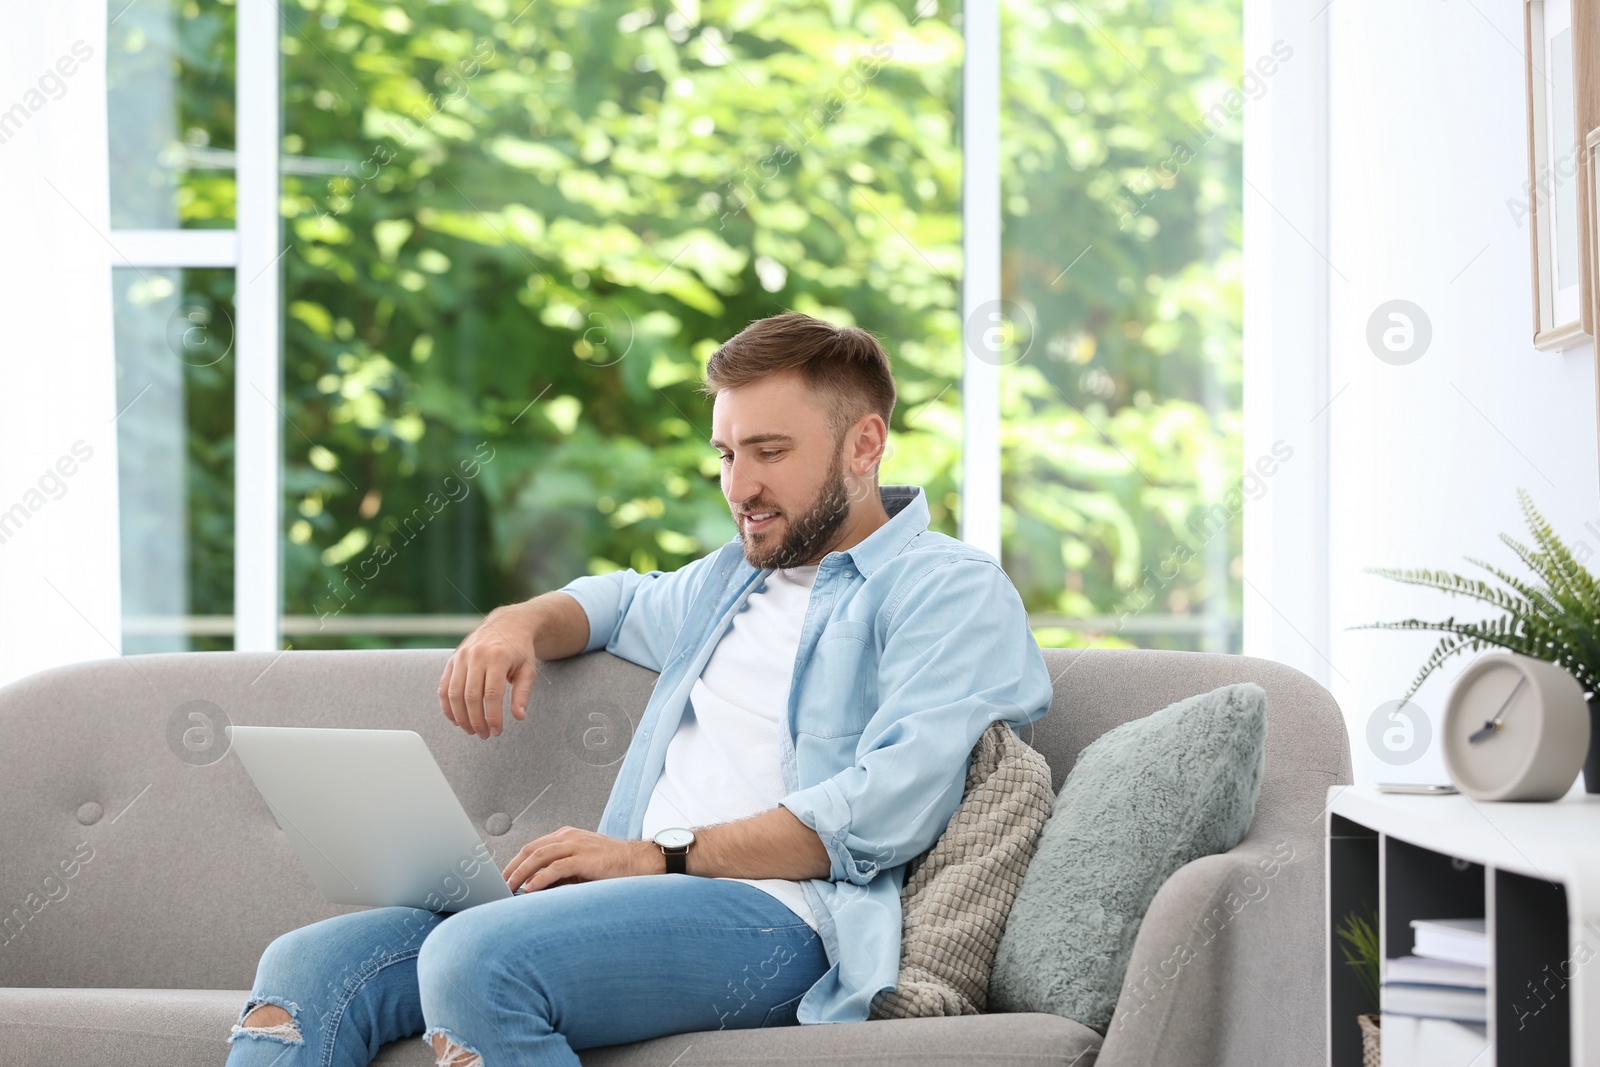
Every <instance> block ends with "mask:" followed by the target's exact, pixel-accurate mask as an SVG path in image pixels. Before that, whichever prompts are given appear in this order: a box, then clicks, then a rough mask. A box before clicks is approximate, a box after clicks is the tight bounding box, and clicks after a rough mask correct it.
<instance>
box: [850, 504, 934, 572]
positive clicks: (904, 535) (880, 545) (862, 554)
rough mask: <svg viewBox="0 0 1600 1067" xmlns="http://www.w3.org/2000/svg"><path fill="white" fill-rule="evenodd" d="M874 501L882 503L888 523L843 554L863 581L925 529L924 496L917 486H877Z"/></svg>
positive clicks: (926, 525)
mask: <svg viewBox="0 0 1600 1067" xmlns="http://www.w3.org/2000/svg"><path fill="white" fill-rule="evenodd" d="M878 499H879V500H881V501H883V510H884V511H887V512H888V513H889V521H888V522H886V523H884V524H883V525H882V526H880V527H878V528H877V529H876V530H873V531H872V532H871V533H870V534H868V535H867V536H866V537H865V538H863V539H862V540H861V542H860V543H859V544H856V545H852V546H851V547H850V548H847V549H844V551H843V554H844V555H847V556H849V557H850V559H851V560H852V561H853V562H854V563H855V565H856V568H857V569H858V570H860V571H861V577H863V578H870V577H871V576H872V572H873V571H875V570H877V569H878V568H879V567H881V566H883V565H884V564H885V563H888V562H889V561H890V560H891V559H893V558H894V557H896V556H898V555H899V554H900V553H901V552H902V551H904V550H905V547H906V545H908V544H910V543H911V539H912V538H913V537H916V536H917V535H918V534H920V533H922V532H923V531H924V530H926V529H927V528H928V494H927V493H925V492H923V490H922V487H921V486H918V485H880V486H879V487H878Z"/></svg>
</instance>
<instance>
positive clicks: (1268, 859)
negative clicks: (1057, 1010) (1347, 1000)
mask: <svg viewBox="0 0 1600 1067" xmlns="http://www.w3.org/2000/svg"><path fill="white" fill-rule="evenodd" d="M1316 844H1317V842H1316V841H1315V840H1314V839H1312V838H1311V837H1310V836H1309V835H1293V836H1292V837H1284V836H1268V835H1257V836H1253V837H1250V838H1247V839H1246V840H1245V841H1243V842H1241V843H1240V844H1239V845H1238V846H1236V847H1235V848H1234V849H1233V850H1232V851H1229V852H1225V853H1221V854H1219V855H1214V856H1205V857H1203V858H1201V859H1198V860H1195V861H1193V862H1192V863H1188V864H1185V865H1184V866H1183V867H1181V868H1179V869H1178V871H1177V872H1176V873H1174V874H1173V875H1172V877H1171V878H1169V879H1167V881H1166V883H1165V884H1164V885H1162V887H1161V889H1160V890H1159V891H1158V892H1157V893H1156V896H1155V899H1154V900H1153V901H1151V904H1150V910H1149V911H1148V912H1147V913H1146V914H1145V918H1144V922H1143V924H1142V925H1141V926H1140V928H1139V935H1138V938H1137V939H1136V940H1135V942H1134V947H1133V955H1132V957H1131V959H1130V960H1129V963H1128V973H1127V976H1126V977H1125V978H1124V980H1123V984H1122V992H1121V994H1120V996H1119V998H1118V1001H1117V1010H1116V1013H1115V1015H1113V1017H1112V1020H1111V1025H1110V1027H1109V1028H1108V1029H1107V1031H1106V1040H1105V1044H1104V1046H1103V1048H1102V1050H1101V1054H1100V1058H1099V1060H1098V1061H1097V1063H1098V1067H1132V1065H1139V1067H1154V1065H1158V1064H1161V1065H1166V1064H1184V1065H1189V1064H1196V1063H1206V1064H1231V1063H1240V1064H1243V1063H1280V1064H1287V1063H1300V1062H1306V1061H1315V1060H1318V1059H1320V1058H1321V1055H1322V1051H1321V1048H1320V1040H1319V1035H1320V1033H1321V1030H1320V1027H1318V1026H1317V1025H1316V1023H1315V1021H1316V1020H1320V1018H1321V1013H1322V1010H1323V1006H1322V965H1323V963H1322V938H1321V924H1320V923H1319V921H1318V920H1319V916H1320V915H1321V902H1322V863H1321V853H1320V851H1318V850H1317V849H1316V848H1315V846H1316Z"/></svg>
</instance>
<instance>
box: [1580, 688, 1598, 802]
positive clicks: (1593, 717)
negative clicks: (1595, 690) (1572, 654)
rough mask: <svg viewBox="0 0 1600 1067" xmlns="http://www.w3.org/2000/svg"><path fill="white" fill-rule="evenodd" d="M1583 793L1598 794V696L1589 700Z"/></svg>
mask: <svg viewBox="0 0 1600 1067" xmlns="http://www.w3.org/2000/svg"><path fill="white" fill-rule="evenodd" d="M1583 791H1584V792H1585V793H1600V694H1596V695H1595V696H1592V697H1590V698H1589V754H1588V755H1587V756H1585V757H1584V760H1583Z"/></svg>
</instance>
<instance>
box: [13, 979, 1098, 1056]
mask: <svg viewBox="0 0 1600 1067" xmlns="http://www.w3.org/2000/svg"><path fill="white" fill-rule="evenodd" d="M249 995H250V993H249V990H245V989H237V990H229V989H56V988H45V989H18V988H0V1042H4V1048H5V1054H4V1056H3V1057H0V1058H3V1059H4V1062H6V1063H28V1064H34V1065H36V1067H67V1065H69V1064H72V1065H76V1064H91V1063H92V1064H116V1065H117V1067H217V1065H218V1064H220V1063H222V1062H223V1061H225V1060H226V1059H227V1058H228V1051H229V1045H228V1033H229V1031H230V1030H231V1029H232V1027H233V1024H234V1020H236V1019H237V1018H238V1017H239V1009H240V1008H242V1007H244V1003H245V999H246V998H247V997H248V996H249ZM1099 1047H1100V1035H1099V1034H1096V1033H1095V1032H1094V1031H1092V1030H1090V1029H1088V1028H1087V1027H1084V1026H1080V1025H1078V1024H1077V1023H1075V1022H1072V1021H1071V1020H1069V1019H1063V1018H1060V1017H1059V1016H1055V1015H1006V1016H996V1015H967V1016H953V1017H950V1018H943V1019H894V1020H886V1021H882V1022H867V1023H841V1024H836V1025H817V1026H782V1027H775V1028H772V1029H767V1030H722V1031H713V1032H708V1033H698V1034H677V1035H675V1036H672V1037H661V1038H657V1039H655V1040H654V1041H643V1042H640V1043H638V1044H635V1045H618V1046H614V1047H611V1048H597V1049H589V1050H587V1051H585V1052H583V1053H581V1054H580V1056H579V1058H580V1059H582V1060H583V1063H584V1067H662V1065H663V1064H668V1063H672V1064H675V1065H676V1067H696V1065H704V1067H713V1065H719V1067H720V1065H726V1067H735V1065H737V1067H743V1065H745V1064H761V1065H764V1067H783V1065H786V1064H792V1065H793V1067H802V1065H806V1067H811V1065H815V1064H851V1063H859V1064H862V1065H863V1067H866V1065H872V1067H877V1065H879V1064H884V1065H888V1067H897V1065H903V1067H944V1065H950V1067H954V1065H956V1064H963V1065H964V1064H980V1063H982V1064H991V1063H992V1064H1000V1065H1015V1067H1035V1065H1037V1067H1046V1065H1050V1067H1054V1065H1060V1067H1068V1065H1070V1064H1073V1063H1087V1062H1092V1060H1093V1055H1089V1056H1088V1057H1085V1053H1091V1054H1092V1053H1094V1052H1096V1051H1098V1049H1099ZM372 1062H373V1064H374V1065H375V1067H434V1059H433V1054H432V1052H431V1051H429V1049H428V1046H427V1045H426V1044H424V1043H423V1042H422V1041H421V1040H420V1039H418V1038H411V1037H408V1038H405V1039H403V1040H400V1041H392V1042H390V1043H389V1044H387V1045H385V1046H383V1048H381V1049H379V1050H378V1057H377V1059H375V1060H373V1061H372Z"/></svg>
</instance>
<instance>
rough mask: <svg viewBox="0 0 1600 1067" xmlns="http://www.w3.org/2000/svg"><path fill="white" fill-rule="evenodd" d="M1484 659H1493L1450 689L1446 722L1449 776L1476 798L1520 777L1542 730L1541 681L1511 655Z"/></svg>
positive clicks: (1445, 739)
mask: <svg viewBox="0 0 1600 1067" xmlns="http://www.w3.org/2000/svg"><path fill="white" fill-rule="evenodd" d="M1485 660H1486V661H1492V662H1488V663H1487V664H1486V667H1485V669H1483V670H1479V671H1476V672H1475V674H1474V676H1471V677H1463V678H1462V680H1461V684H1460V687H1459V688H1458V689H1457V691H1456V692H1454V693H1452V694H1451V703H1450V708H1449V711H1448V712H1447V713H1446V716H1445V724H1444V745H1445V759H1446V761H1447V762H1448V764H1449V767H1450V776H1451V778H1453V779H1454V780H1455V783H1456V785H1457V787H1459V788H1460V789H1461V791H1462V792H1463V793H1466V794H1467V795H1468V796H1478V797H1482V796H1483V795H1484V794H1489V793H1494V792H1496V791H1498V790H1500V789H1502V788H1503V787H1505V786H1507V785H1508V784H1510V783H1511V782H1512V781H1513V780H1517V779H1520V778H1521V777H1522V776H1523V775H1524V774H1525V773H1526V772H1527V769H1528V766H1529V764H1530V763H1532V762H1533V759H1534V756H1535V754H1536V750H1537V749H1538V748H1539V744H1540V738H1541V737H1542V736H1543V734H1544V707H1543V699H1542V696H1541V690H1540V688H1539V686H1537V685H1536V684H1534V682H1533V680H1532V679H1530V678H1529V677H1528V676H1527V675H1526V674H1525V673H1524V672H1523V670H1522V669H1521V667H1520V666H1519V665H1518V664H1517V663H1516V662H1515V661H1513V660H1512V659H1510V657H1499V656H1493V657H1485ZM1491 724H1498V725H1491ZM1474 735H1476V736H1477V740H1473V738H1474Z"/></svg>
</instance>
